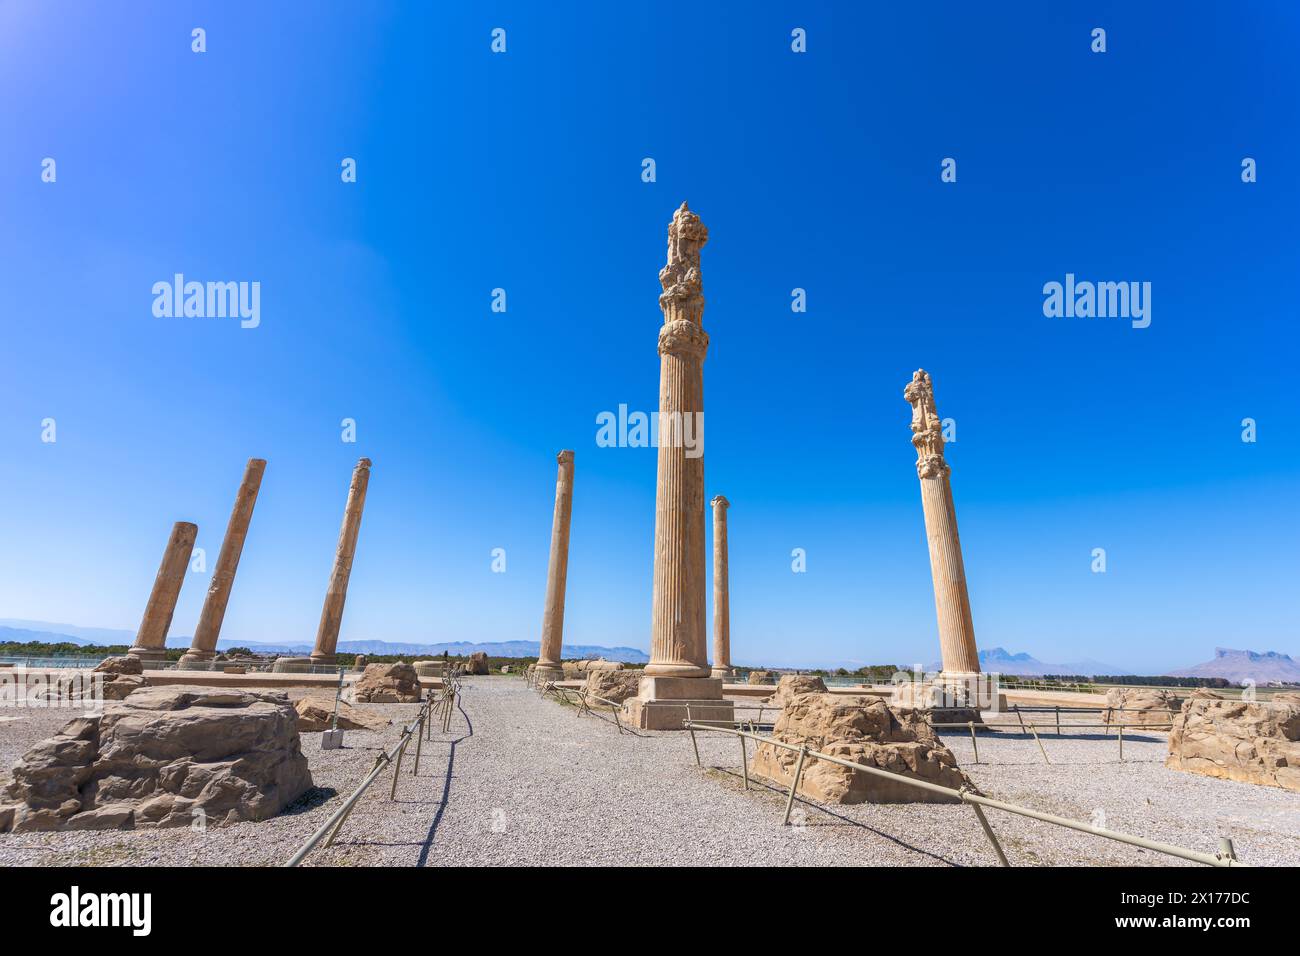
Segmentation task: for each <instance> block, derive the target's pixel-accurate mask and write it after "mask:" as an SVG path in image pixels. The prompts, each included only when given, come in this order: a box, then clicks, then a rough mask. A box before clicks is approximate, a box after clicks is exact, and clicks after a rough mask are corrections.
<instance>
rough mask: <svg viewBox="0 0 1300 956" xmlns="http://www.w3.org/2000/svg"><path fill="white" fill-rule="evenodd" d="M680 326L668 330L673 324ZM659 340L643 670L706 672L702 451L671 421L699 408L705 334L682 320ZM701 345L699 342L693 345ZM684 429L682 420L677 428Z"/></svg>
mask: <svg viewBox="0 0 1300 956" xmlns="http://www.w3.org/2000/svg"><path fill="white" fill-rule="evenodd" d="M678 325H680V326H687V328H684V329H673V326H678ZM670 330H673V331H672V333H671V334H661V335H660V340H659V351H660V356H661V361H660V373H659V473H658V484H657V488H656V494H655V564H654V608H653V613H652V616H651V625H650V663H649V664H648V665H647V666H646V669H645V670H646V674H648V675H656V676H664V677H708V676H709V673H710V671H709V659H708V644H707V642H708V631H707V621H706V617H705V610H706V608H705V600H704V588H705V576H704V574H705V557H704V555H705V538H704V456H703V455H699V456H696V457H688V455H687V449H686V447H685V443H684V442H683V441H682V440H681V435H680V434H679V433H677V430H676V427H675V426H676V423H678V422H682V423H685V422H686V419H687V416H690V417H691V420H698V416H699V415H700V414H702V413H703V411H704V371H703V361H704V350H705V348H707V346H708V336H707V335H705V334H704V332H703V330H701V329H699V327H698V326H694V325H691V324H690V323H688V322H686V321H685V320H681V321H679V322H676V323H673V324H672V325H666V326H664V333H669V332H670ZM701 342H702V343H703V344H700V343H701ZM683 427H689V426H685V425H684V426H683Z"/></svg>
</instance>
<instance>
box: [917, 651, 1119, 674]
mask: <svg viewBox="0 0 1300 956" xmlns="http://www.w3.org/2000/svg"><path fill="white" fill-rule="evenodd" d="M979 655H980V670H982V671H984V672H985V673H988V674H1007V675H1010V676H1014V677H1041V676H1042V675H1044V674H1078V675H1080V676H1083V677H1092V676H1094V675H1096V674H1125V673H1128V671H1127V670H1125V669H1124V668H1119V667H1115V666H1114V665H1113V664H1103V663H1101V662H1100V661H1073V662H1071V663H1068V664H1048V663H1045V662H1043V661H1040V660H1039V659H1038V658H1036V657H1034V656H1033V655H1031V654H1028V653H1026V652H1024V651H1020V652H1019V653H1016V654H1012V653H1011V652H1010V651H1008V650H1007V649H1006V648H1003V647H989V648H985V649H984V650H982V651H980V652H979ZM942 667H943V665H942V664H940V663H938V662H937V661H936V662H935V663H933V664H931V665H930V669H931V670H936V671H937V670H941V669H942Z"/></svg>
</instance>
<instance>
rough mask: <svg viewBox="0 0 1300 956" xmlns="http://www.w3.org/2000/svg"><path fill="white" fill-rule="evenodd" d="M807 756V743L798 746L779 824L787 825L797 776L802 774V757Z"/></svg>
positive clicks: (796, 786)
mask: <svg viewBox="0 0 1300 956" xmlns="http://www.w3.org/2000/svg"><path fill="white" fill-rule="evenodd" d="M806 756H808V747H807V745H805V746H802V747H800V748H799V760H798V762H797V763H795V765H794V779H793V780H791V781H790V796H789V798H788V799H787V800H786V801H785V819H783V820H782V821H781V826H788V825H789V823H790V809H791V808H792V807H793V806H794V793H795V791H796V790H798V789H799V778H800V777H801V776H802V775H803V758H804V757H806Z"/></svg>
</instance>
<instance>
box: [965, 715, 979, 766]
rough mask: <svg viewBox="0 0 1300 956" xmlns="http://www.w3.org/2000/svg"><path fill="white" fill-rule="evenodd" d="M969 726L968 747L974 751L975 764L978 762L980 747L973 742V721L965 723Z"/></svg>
mask: <svg viewBox="0 0 1300 956" xmlns="http://www.w3.org/2000/svg"><path fill="white" fill-rule="evenodd" d="M967 724H968V725H969V726H970V745H971V747H972V748H973V749H974V750H975V762H976V763H979V762H980V745H979V744H978V743H977V742H976V740H975V721H973V720H970V721H967Z"/></svg>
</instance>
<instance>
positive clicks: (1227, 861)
mask: <svg viewBox="0 0 1300 956" xmlns="http://www.w3.org/2000/svg"><path fill="white" fill-rule="evenodd" d="M688 729H699V730H710V731H713V732H715V733H729V734H744V735H745V736H752V737H753V738H754V740H755V741H756V742H757V743H763V744H767V745H769V746H772V747H780V748H782V749H784V750H791V751H799V753H800V754H801V757H802V755H804V754H811V756H812V757H813V758H814V759H816V760H825V761H826V762H827V763H832V764H835V765H837V766H841V767H845V768H847V769H849V770H854V771H857V772H859V773H865V774H869V775H872V776H876V777H881V778H885V779H888V780H893V781H895V782H897V783H902V784H903V785H904V786H909V787H915V788H916V789H919V790H927V791H929V792H931V793H938V794H942V795H944V796H946V797H948V798H950V799H954V800H960V801H961V802H962V803H969V804H971V805H972V806H980V807H986V808H990V809H993V810H1001V811H1003V812H1004V813H1011V814H1014V815H1016V816H1022V817H1028V818H1029V819H1031V820H1038V821H1040V822H1042V823H1050V824H1053V825H1055V826H1059V827H1065V828H1066V829H1069V830H1075V831H1077V832H1079V833H1086V834H1089V835H1091V836H1096V837H1101V838H1103V839H1106V840H1113V841H1115V842H1116V843H1124V844H1127V845H1129V846H1136V847H1139V848H1141V849H1144V850H1152V851H1154V852H1156V853H1163V854H1165V855H1166V856H1173V857H1177V858H1179V859H1182V860H1190V861H1191V862H1193V863H1201V864H1204V865H1206V866H1239V865H1240V863H1238V861H1237V860H1236V859H1235V854H1234V856H1231V857H1230V856H1228V855H1226V854H1225V851H1224V849H1223V847H1222V844H1221V845H1220V851H1219V852H1218V853H1215V854H1209V853H1201V852H1198V851H1196V850H1188V849H1187V848H1185V847H1180V846H1174V845H1173V844H1170V843H1161V842H1160V841H1158V840H1148V839H1145V838H1144V837H1138V836H1133V835H1132V834H1129V833H1122V832H1120V831H1118V830H1107V829H1105V828H1104V827H1098V826H1093V825H1092V824H1090V823H1082V822H1080V821H1078V820H1071V819H1069V818H1068V817H1059V816H1056V815H1055V814H1052V813H1043V812H1042V811H1039V810H1032V809H1030V808H1029V807H1022V806H1018V805H1016V804H1014V803H1007V802H1006V801H1004V800H995V799H993V798H992V797H984V796H980V795H978V794H976V793H974V792H971V791H963V790H954V789H952V788H951V787H944V786H941V785H939V784H937V783H930V782H928V781H925V780H917V779H915V778H912V777H908V776H906V775H905V774H900V773H894V772H893V771H890V770H882V769H881V768H879V767H871V766H867V765H866V764H860V763H854V762H853V761H851V760H845V759H843V758H841V757H833V756H831V755H830V754H825V753H821V752H819V751H809V750H808V748H807V744H803V745H801V746H798V747H796V746H795V745H794V744H788V743H785V742H784V741H781V740H776V739H774V738H772V737H760V736H758V735H755V734H747V733H746V732H745V731H743V730H736V729H734V728H727V727H716V726H709V725H704V724H701V725H695V724H693V723H691V724H689V727H688ZM802 769H803V760H802V759H800V761H799V763H798V765H797V766H796V779H795V785H797V783H798V775H799V774H800V773H801V772H802ZM794 789H795V788H794V786H792V787H791V791H790V797H789V799H788V802H787V804H786V813H787V817H786V821H785V822H787V823H788V822H789V816H788V814H789V811H790V807H791V806H792V805H793V803H794Z"/></svg>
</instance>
